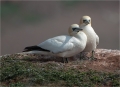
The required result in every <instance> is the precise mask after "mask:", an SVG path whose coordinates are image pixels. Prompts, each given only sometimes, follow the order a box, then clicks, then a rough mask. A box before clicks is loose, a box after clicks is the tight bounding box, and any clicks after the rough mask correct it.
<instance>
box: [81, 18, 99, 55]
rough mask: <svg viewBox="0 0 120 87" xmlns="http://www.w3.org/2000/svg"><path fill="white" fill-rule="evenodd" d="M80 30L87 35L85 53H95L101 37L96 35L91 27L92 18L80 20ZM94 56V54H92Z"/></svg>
mask: <svg viewBox="0 0 120 87" xmlns="http://www.w3.org/2000/svg"><path fill="white" fill-rule="evenodd" d="M80 28H82V29H83V32H84V33H85V34H86V35H87V43H86V47H85V49H84V51H83V52H90V51H94V50H95V49H96V47H97V45H98V44H99V36H98V35H97V34H96V33H95V31H94V29H93V28H92V26H91V18H90V17H89V16H83V17H82V18H81V20H80ZM92 55H93V54H92Z"/></svg>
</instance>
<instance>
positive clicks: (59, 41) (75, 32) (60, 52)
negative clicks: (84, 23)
mask: <svg viewBox="0 0 120 87" xmlns="http://www.w3.org/2000/svg"><path fill="white" fill-rule="evenodd" d="M68 32H69V35H61V36H56V37H53V38H50V39H47V40H45V41H44V42H42V43H40V44H38V45H35V46H28V47H25V48H24V51H23V52H30V53H40V54H48V55H49V54H51V55H55V56H59V57H63V61H64V63H65V61H66V62H68V59H67V57H71V56H74V55H75V54H78V53H80V52H82V51H83V50H84V48H85V46H86V42H87V36H86V34H85V33H84V32H83V29H80V28H79V25H78V24H72V25H71V26H70V27H69V29H68Z"/></svg>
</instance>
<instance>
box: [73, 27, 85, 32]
mask: <svg viewBox="0 0 120 87" xmlns="http://www.w3.org/2000/svg"><path fill="white" fill-rule="evenodd" d="M81 30H83V29H81V28H75V29H74V31H76V32H79V31H81Z"/></svg>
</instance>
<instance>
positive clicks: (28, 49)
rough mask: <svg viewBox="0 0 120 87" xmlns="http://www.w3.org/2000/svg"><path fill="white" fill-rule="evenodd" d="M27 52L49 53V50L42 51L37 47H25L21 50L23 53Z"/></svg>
mask: <svg viewBox="0 0 120 87" xmlns="http://www.w3.org/2000/svg"><path fill="white" fill-rule="evenodd" d="M28 51H47V52H50V51H49V50H46V49H43V48H41V47H39V46H37V45H35V46H28V47H25V48H24V50H23V52H28Z"/></svg>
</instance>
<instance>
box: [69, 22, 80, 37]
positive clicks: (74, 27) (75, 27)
mask: <svg viewBox="0 0 120 87" xmlns="http://www.w3.org/2000/svg"><path fill="white" fill-rule="evenodd" d="M81 30H82V29H80V28H79V25H78V24H72V25H71V26H70V27H69V29H68V32H69V34H70V35H71V36H73V35H75V34H77V33H78V32H79V31H81Z"/></svg>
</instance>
